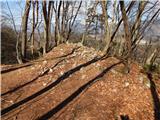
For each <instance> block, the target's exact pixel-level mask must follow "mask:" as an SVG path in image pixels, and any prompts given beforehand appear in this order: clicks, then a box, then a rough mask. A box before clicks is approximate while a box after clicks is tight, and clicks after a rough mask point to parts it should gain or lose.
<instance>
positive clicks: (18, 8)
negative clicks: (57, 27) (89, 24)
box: [0, 0, 160, 29]
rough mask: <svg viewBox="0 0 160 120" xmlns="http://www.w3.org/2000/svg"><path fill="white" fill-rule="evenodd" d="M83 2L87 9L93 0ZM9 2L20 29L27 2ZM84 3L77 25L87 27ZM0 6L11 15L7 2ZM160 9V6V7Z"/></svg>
mask: <svg viewBox="0 0 160 120" xmlns="http://www.w3.org/2000/svg"><path fill="white" fill-rule="evenodd" d="M83 1H87V2H88V4H87V8H88V7H90V4H89V3H90V2H91V1H92V0H83ZM7 2H8V5H9V7H10V9H11V12H12V14H13V16H14V21H15V23H16V26H17V29H18V27H19V26H20V25H21V16H22V14H23V10H24V7H25V0H7ZM127 2H128V1H127ZM82 3H83V4H82V7H81V9H80V13H81V14H80V15H78V17H77V23H79V24H80V25H85V18H86V16H85V12H86V11H85V10H86V9H85V6H86V4H85V2H82ZM0 4H1V14H4V13H7V14H9V15H10V13H9V10H8V7H7V3H6V0H4V1H2V0H1V2H0ZM159 7H160V5H159ZM97 11H101V9H100V7H97ZM30 13H32V9H31V11H30ZM30 18H32V17H31V14H30ZM54 21H55V19H54V14H53V20H52V24H53V25H54ZM30 29H31V28H30Z"/></svg>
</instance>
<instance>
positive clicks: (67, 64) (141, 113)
mask: <svg viewBox="0 0 160 120" xmlns="http://www.w3.org/2000/svg"><path fill="white" fill-rule="evenodd" d="M62 48H63V49H62ZM100 56H101V53H100V52H97V51H95V50H93V49H91V48H87V47H80V46H78V45H74V44H68V45H65V44H62V45H61V46H59V47H57V48H55V49H54V50H53V51H51V52H50V53H48V54H46V55H45V56H44V58H43V59H41V60H38V61H36V62H34V64H33V65H31V66H27V67H22V68H18V69H15V70H13V71H10V72H6V73H3V74H2V111H1V113H2V119H3V120H6V119H9V120H11V119H18V120H22V119H23V120H34V119H42V120H46V119H65V120H66V119H69V120H71V119H82V120H84V119H104V120H106V119H108V118H109V119H113V120H115V119H116V118H117V120H119V119H121V118H123V117H124V118H126V117H129V118H133V119H135V118H139V119H136V120H141V119H148V120H152V119H153V118H154V114H153V112H154V110H153V108H154V107H153V105H152V99H151V98H152V96H151V94H150V89H149V88H148V87H147V85H146V83H144V82H148V81H147V80H146V81H145V76H144V75H142V74H141V73H140V72H139V71H140V68H139V67H138V66H136V65H135V64H133V67H132V68H133V69H132V70H131V73H130V74H129V75H123V74H121V68H122V65H121V64H119V60H117V59H115V58H112V57H110V58H104V59H102V58H100ZM141 77H143V78H142V79H143V80H142V81H141V80H139V79H140V78H141Z"/></svg>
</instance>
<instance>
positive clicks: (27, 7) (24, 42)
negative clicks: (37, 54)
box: [21, 1, 31, 58]
mask: <svg viewBox="0 0 160 120" xmlns="http://www.w3.org/2000/svg"><path fill="white" fill-rule="evenodd" d="M30 6H31V1H26V5H25V11H24V15H23V18H22V42H21V47H22V49H21V50H22V57H23V58H26V49H27V24H28V17H29V11H30Z"/></svg>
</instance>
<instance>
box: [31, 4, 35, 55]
mask: <svg viewBox="0 0 160 120" xmlns="http://www.w3.org/2000/svg"><path fill="white" fill-rule="evenodd" d="M32 8H33V11H32V18H33V23H32V38H31V54H32V56H33V54H34V31H35V2H34V1H32Z"/></svg>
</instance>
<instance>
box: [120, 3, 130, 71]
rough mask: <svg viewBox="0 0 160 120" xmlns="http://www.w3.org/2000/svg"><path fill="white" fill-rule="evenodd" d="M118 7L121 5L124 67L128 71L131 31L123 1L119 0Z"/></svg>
mask: <svg viewBox="0 0 160 120" xmlns="http://www.w3.org/2000/svg"><path fill="white" fill-rule="evenodd" d="M120 7H121V13H122V19H123V24H124V31H125V40H126V44H127V51H126V54H125V61H124V63H125V67H126V72H127V73H128V72H129V69H130V68H129V67H130V60H129V59H130V55H131V33H130V30H129V23H128V17H127V15H126V10H125V4H124V1H120Z"/></svg>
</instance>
